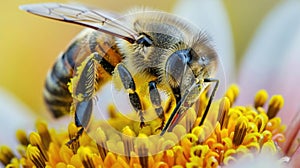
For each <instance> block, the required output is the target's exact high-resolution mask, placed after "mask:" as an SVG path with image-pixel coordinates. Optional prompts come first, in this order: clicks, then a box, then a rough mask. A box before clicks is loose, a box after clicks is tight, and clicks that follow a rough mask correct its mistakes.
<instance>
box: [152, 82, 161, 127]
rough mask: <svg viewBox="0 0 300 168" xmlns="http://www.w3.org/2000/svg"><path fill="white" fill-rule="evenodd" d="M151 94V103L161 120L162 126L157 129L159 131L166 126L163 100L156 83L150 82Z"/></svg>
mask: <svg viewBox="0 0 300 168" xmlns="http://www.w3.org/2000/svg"><path fill="white" fill-rule="evenodd" d="M149 94H150V100H151V103H152V105H153V106H154V108H155V112H156V115H157V116H158V117H159V118H160V119H161V125H160V127H158V128H157V130H161V129H162V128H163V127H164V125H165V113H164V109H163V108H162V106H161V98H160V94H159V92H158V89H157V87H156V82H155V81H151V82H149Z"/></svg>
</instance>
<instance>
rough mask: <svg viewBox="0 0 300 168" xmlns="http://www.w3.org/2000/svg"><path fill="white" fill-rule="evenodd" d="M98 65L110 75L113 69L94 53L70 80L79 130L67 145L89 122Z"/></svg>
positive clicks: (71, 141)
mask: <svg viewBox="0 0 300 168" xmlns="http://www.w3.org/2000/svg"><path fill="white" fill-rule="evenodd" d="M99 64H100V65H101V66H102V67H103V69H105V70H106V71H107V72H108V73H109V74H111V73H112V71H113V69H114V67H113V66H112V65H111V64H109V63H108V62H107V61H106V60H105V59H103V57H102V56H100V55H99V54H98V53H97V52H95V53H93V54H91V55H90V56H88V57H87V58H86V59H85V60H84V61H83V62H82V63H81V64H80V66H78V67H77V68H76V75H75V76H74V77H73V78H72V80H71V83H70V86H71V87H72V89H73V90H72V98H73V99H74V103H73V105H72V107H73V109H74V111H75V124H76V126H77V127H79V128H80V129H79V131H78V132H77V135H76V136H75V137H73V138H72V139H71V140H70V141H69V142H68V143H67V145H70V144H72V143H73V142H74V141H76V140H77V139H78V138H79V137H80V136H81V134H82V133H83V131H84V129H86V128H87V127H88V124H89V122H90V119H91V115H92V111H93V100H94V98H95V96H94V93H95V88H96V84H97V66H98V65H99Z"/></svg>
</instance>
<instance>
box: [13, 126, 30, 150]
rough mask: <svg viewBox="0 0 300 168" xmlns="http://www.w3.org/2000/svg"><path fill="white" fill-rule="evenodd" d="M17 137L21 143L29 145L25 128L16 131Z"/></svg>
mask: <svg viewBox="0 0 300 168" xmlns="http://www.w3.org/2000/svg"><path fill="white" fill-rule="evenodd" d="M16 137H17V139H18V141H19V142H20V144H22V145H24V146H27V145H28V144H29V140H28V139H27V135H26V132H25V131H23V130H18V131H17V133H16Z"/></svg>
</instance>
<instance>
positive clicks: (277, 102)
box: [267, 95, 284, 119]
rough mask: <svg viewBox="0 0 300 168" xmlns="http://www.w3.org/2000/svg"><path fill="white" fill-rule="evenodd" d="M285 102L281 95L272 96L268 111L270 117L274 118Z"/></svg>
mask: <svg viewBox="0 0 300 168" xmlns="http://www.w3.org/2000/svg"><path fill="white" fill-rule="evenodd" d="M283 104H284V100H283V97H282V96H281V95H274V96H272V97H271V100H270V102H269V108H268V112H267V115H268V117H269V119H272V118H274V117H275V116H276V115H277V113H278V111H279V110H280V109H281V108H282V107H283Z"/></svg>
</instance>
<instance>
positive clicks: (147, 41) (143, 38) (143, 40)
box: [136, 33, 153, 47]
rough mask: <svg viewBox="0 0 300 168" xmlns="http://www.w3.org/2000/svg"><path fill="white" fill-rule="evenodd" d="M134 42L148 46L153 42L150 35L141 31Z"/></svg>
mask: <svg viewBox="0 0 300 168" xmlns="http://www.w3.org/2000/svg"><path fill="white" fill-rule="evenodd" d="M136 42H137V43H138V44H142V45H144V46H145V47H150V46H151V45H152V44H153V41H152V40H151V38H150V36H149V35H147V34H145V33H141V34H140V36H139V37H138V39H137V40H136Z"/></svg>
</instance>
